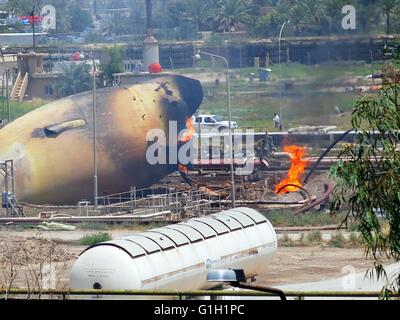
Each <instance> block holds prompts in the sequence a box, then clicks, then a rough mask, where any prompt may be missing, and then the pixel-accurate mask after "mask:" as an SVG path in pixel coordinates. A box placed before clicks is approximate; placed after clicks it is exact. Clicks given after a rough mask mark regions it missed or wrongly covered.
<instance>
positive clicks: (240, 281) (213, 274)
mask: <svg viewBox="0 0 400 320" xmlns="http://www.w3.org/2000/svg"><path fill="white" fill-rule="evenodd" d="M207 281H208V282H223V283H229V284H230V285H231V286H232V287H235V288H240V289H249V290H256V291H261V292H268V293H272V294H276V295H278V296H279V297H280V298H281V300H286V295H285V293H284V292H283V291H282V290H280V289H276V288H270V287H261V286H255V285H252V284H248V283H246V276H245V273H244V271H243V270H242V269H225V270H211V271H209V272H208V273H207Z"/></svg>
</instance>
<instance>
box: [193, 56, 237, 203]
mask: <svg viewBox="0 0 400 320" xmlns="http://www.w3.org/2000/svg"><path fill="white" fill-rule="evenodd" d="M202 54H203V55H206V56H209V57H212V58H218V59H221V60H222V61H224V63H225V65H226V90H227V95H228V121H229V157H230V162H231V187H232V191H231V192H232V208H236V192H235V173H234V168H233V135H232V112H231V85H230V79H229V63H228V60H227V59H226V58H225V57H223V56H219V55H216V54H212V53H208V52H204V51H200V50H198V51H197V53H196V54H195V56H194V57H195V59H197V60H200V59H201V55H202Z"/></svg>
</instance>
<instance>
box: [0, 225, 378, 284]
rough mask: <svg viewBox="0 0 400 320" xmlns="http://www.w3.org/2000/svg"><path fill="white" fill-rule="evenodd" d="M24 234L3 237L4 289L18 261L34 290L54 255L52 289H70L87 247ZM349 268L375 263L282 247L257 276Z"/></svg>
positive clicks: (288, 277) (347, 252)
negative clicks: (76, 265) (72, 274)
mask: <svg viewBox="0 0 400 320" xmlns="http://www.w3.org/2000/svg"><path fill="white" fill-rule="evenodd" d="M22 235H23V233H21V236H16V235H15V233H11V234H9V235H7V233H6V232H2V234H1V235H0V244H1V248H2V249H1V251H0V266H2V268H1V270H0V287H1V286H3V287H6V286H7V285H8V283H9V279H10V274H11V273H10V272H11V271H12V270H11V269H10V268H9V262H10V261H13V262H14V264H15V266H14V270H13V272H14V273H17V275H16V276H15V279H14V280H13V286H14V287H26V286H27V283H28V280H27V279H30V280H29V285H30V286H31V287H33V286H34V285H35V281H34V280H33V279H34V278H35V277H44V278H45V277H46V272H40V269H41V268H43V266H46V265H47V266H48V265H49V254H50V253H51V255H52V259H53V260H52V265H53V266H54V267H55V269H56V275H57V276H56V277H57V279H56V281H54V282H53V283H52V284H50V286H55V287H56V288H68V281H69V272H70V269H71V267H72V264H73V262H74V260H75V258H76V257H77V256H78V255H79V253H80V252H81V251H82V250H83V249H84V248H85V246H79V245H76V244H72V243H68V241H65V242H60V241H57V242H53V241H52V240H49V239H43V238H40V237H33V236H28V237H23V236H22ZM348 265H351V266H353V267H354V268H356V270H357V272H363V271H366V270H367V269H368V268H370V267H371V266H372V261H371V260H366V259H365V257H364V251H363V249H362V248H352V249H345V248H329V247H321V246H315V247H279V248H278V252H277V254H276V256H275V257H274V259H273V260H272V261H271V263H270V264H269V265H268V266H267V267H266V269H265V273H264V274H263V275H259V276H258V277H257V283H258V284H261V285H269V286H276V285H286V284H294V283H303V282H312V281H320V280H327V279H331V278H337V277H341V276H344V275H345V274H343V273H342V268H343V267H345V266H348ZM7 279H8V282H7Z"/></svg>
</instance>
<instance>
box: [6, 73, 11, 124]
mask: <svg viewBox="0 0 400 320" xmlns="http://www.w3.org/2000/svg"><path fill="white" fill-rule="evenodd" d="M9 70H10V69H7V70H6V97H7V113H8V121H7V123H10V122H11V110H10V96H9V88H8V71H9Z"/></svg>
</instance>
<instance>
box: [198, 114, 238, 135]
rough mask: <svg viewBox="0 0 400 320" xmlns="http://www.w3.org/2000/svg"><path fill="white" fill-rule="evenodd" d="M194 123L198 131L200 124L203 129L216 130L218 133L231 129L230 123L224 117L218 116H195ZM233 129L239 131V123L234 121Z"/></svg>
mask: <svg viewBox="0 0 400 320" xmlns="http://www.w3.org/2000/svg"><path fill="white" fill-rule="evenodd" d="M192 121H193V124H194V125H195V127H196V129H197V127H198V125H199V124H200V126H201V127H202V128H203V127H204V128H208V129H211V128H216V129H218V131H222V130H224V129H228V128H229V121H226V120H224V119H223V118H222V117H220V116H216V115H210V114H205V115H198V116H193V117H192ZM232 129H237V123H236V122H235V121H232Z"/></svg>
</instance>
